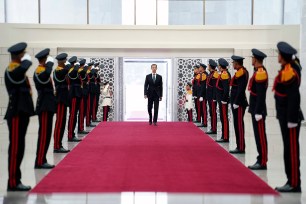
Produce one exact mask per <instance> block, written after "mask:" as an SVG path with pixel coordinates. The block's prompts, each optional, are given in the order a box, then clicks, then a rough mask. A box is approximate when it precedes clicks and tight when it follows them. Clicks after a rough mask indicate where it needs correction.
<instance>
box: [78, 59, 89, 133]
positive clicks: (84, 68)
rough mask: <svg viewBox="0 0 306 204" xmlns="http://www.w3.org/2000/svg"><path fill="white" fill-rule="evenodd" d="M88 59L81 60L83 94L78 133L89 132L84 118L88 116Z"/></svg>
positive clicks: (80, 73)
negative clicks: (85, 126)
mask: <svg viewBox="0 0 306 204" xmlns="http://www.w3.org/2000/svg"><path fill="white" fill-rule="evenodd" d="M85 63H86V60H85V59H82V60H81V61H80V66H81V67H80V68H79V70H78V72H79V76H80V79H81V84H82V85H81V87H82V96H81V100H80V110H79V117H78V133H79V134H87V133H89V132H87V131H85V130H84V119H85V116H86V110H87V98H88V77H87V69H88V65H86V66H85Z"/></svg>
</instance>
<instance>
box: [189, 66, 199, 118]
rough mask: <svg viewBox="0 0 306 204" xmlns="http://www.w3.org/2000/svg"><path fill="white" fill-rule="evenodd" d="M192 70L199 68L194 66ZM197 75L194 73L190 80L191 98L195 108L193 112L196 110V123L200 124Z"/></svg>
mask: <svg viewBox="0 0 306 204" xmlns="http://www.w3.org/2000/svg"><path fill="white" fill-rule="evenodd" d="M194 69H195V70H196V69H199V66H198V65H196V66H194ZM197 75H198V74H197V73H196V72H194V77H193V79H192V82H191V84H192V97H193V101H194V106H195V110H196V116H197V117H196V121H197V122H201V115H200V111H199V110H200V103H199V102H198V100H199V99H198V89H199V85H200V83H199V81H198V80H197Z"/></svg>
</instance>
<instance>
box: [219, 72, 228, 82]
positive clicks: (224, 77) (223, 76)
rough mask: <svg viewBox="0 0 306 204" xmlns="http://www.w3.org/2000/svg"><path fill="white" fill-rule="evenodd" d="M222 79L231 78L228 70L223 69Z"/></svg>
mask: <svg viewBox="0 0 306 204" xmlns="http://www.w3.org/2000/svg"><path fill="white" fill-rule="evenodd" d="M221 79H223V80H226V79H229V74H228V73H227V71H223V72H222V73H221Z"/></svg>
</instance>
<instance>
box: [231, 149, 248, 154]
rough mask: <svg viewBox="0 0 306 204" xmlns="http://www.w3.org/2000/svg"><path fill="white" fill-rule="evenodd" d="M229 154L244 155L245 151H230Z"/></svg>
mask: <svg viewBox="0 0 306 204" xmlns="http://www.w3.org/2000/svg"><path fill="white" fill-rule="evenodd" d="M229 153H231V154H244V153H245V151H241V150H239V149H234V150H230V151H229Z"/></svg>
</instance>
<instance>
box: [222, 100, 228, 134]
mask: <svg viewBox="0 0 306 204" xmlns="http://www.w3.org/2000/svg"><path fill="white" fill-rule="evenodd" d="M226 105H227V104H222V108H223V125H224V133H223V137H224V139H225V140H227V139H228V132H227V115H226Z"/></svg>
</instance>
